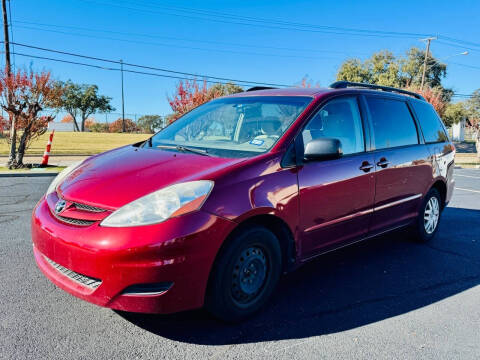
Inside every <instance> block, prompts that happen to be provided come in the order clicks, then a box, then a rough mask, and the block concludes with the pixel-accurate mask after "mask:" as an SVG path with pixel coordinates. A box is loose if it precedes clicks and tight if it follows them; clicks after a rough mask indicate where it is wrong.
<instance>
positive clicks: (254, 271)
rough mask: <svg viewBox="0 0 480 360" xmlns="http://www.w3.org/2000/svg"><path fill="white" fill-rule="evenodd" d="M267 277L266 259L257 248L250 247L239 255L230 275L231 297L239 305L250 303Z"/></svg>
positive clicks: (262, 252)
mask: <svg viewBox="0 0 480 360" xmlns="http://www.w3.org/2000/svg"><path fill="white" fill-rule="evenodd" d="M266 277H267V258H266V256H265V253H264V251H263V250H262V249H261V248H259V247H250V248H248V249H246V250H244V251H242V253H241V254H240V256H239V257H238V259H237V261H236V263H235V266H234V268H233V274H232V295H233V298H234V299H235V300H236V301H237V302H238V303H240V304H246V303H249V302H250V301H252V299H254V298H255V297H256V296H257V295H258V293H259V292H260V291H261V290H262V288H263V285H264V284H265V279H266Z"/></svg>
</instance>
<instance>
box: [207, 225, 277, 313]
mask: <svg viewBox="0 0 480 360" xmlns="http://www.w3.org/2000/svg"><path fill="white" fill-rule="evenodd" d="M281 271H282V254H281V249H280V244H279V241H278V239H277V238H276V236H275V235H274V234H273V233H272V232H271V231H269V230H268V229H266V228H264V227H261V226H251V227H248V228H245V229H243V230H241V231H240V232H239V233H237V234H235V235H234V236H233V237H232V238H231V239H230V241H229V242H228V243H227V244H226V246H225V247H224V248H222V250H221V251H220V253H219V255H218V257H217V260H216V262H215V265H214V267H213V269H212V273H211V276H210V280H209V286H208V289H207V294H206V298H205V307H206V309H207V310H208V311H209V312H210V313H211V314H212V315H213V316H215V317H216V318H218V319H220V320H223V321H225V322H237V321H240V320H243V319H245V318H246V317H248V316H250V315H252V314H254V313H255V312H256V311H258V310H259V309H260V308H261V307H262V306H263V305H265V303H266V302H267V301H268V299H269V298H270V296H271V295H272V293H273V291H274V290H275V288H276V286H277V283H278V280H279V278H280V274H281Z"/></svg>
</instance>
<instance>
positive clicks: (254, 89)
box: [247, 86, 276, 91]
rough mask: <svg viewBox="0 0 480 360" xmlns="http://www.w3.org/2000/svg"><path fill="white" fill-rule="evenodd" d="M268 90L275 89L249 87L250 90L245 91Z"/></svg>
mask: <svg viewBox="0 0 480 360" xmlns="http://www.w3.org/2000/svg"><path fill="white" fill-rule="evenodd" d="M270 89H276V88H274V87H269V86H254V87H251V88H250V89H247V91H257V90H270Z"/></svg>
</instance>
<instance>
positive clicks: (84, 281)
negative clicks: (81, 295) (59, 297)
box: [44, 256, 102, 289]
mask: <svg viewBox="0 0 480 360" xmlns="http://www.w3.org/2000/svg"><path fill="white" fill-rule="evenodd" d="M44 258H45V260H46V261H47V262H48V263H49V264H50V265H51V266H52V267H53V268H54V269H56V270H57V271H58V272H60V273H61V274H63V275H65V276H66V277H68V278H69V279H72V280H73V281H75V282H77V283H79V284H81V285H83V286H86V287H88V288H90V289H96V288H97V287H99V286H100V285H101V284H102V281H101V280H99V279H95V278H91V277H89V276H85V275H82V274H79V273H77V272H75V271H72V270H70V269H67V268H66V267H64V266H62V265H60V264H57V263H56V262H55V261H53V260H50V259H49V258H47V257H46V256H44Z"/></svg>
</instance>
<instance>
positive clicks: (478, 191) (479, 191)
mask: <svg viewBox="0 0 480 360" xmlns="http://www.w3.org/2000/svg"><path fill="white" fill-rule="evenodd" d="M455 190H463V191H471V192H474V193H479V194H480V190H472V189H463V188H459V187H456V188H455Z"/></svg>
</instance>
